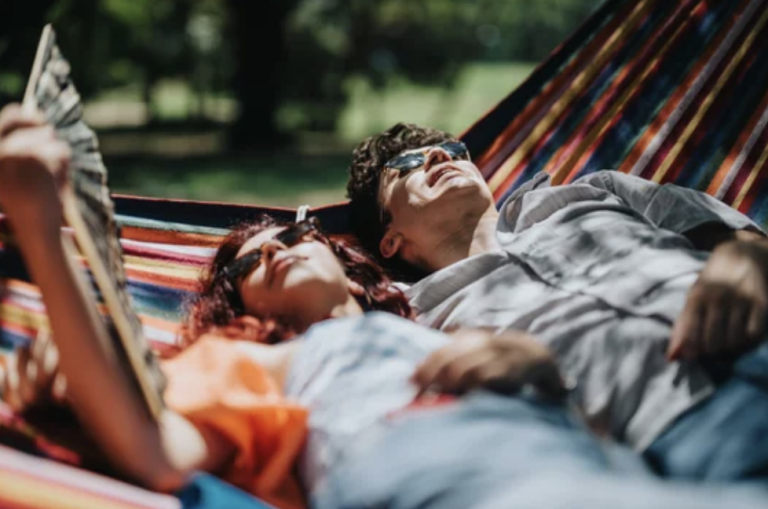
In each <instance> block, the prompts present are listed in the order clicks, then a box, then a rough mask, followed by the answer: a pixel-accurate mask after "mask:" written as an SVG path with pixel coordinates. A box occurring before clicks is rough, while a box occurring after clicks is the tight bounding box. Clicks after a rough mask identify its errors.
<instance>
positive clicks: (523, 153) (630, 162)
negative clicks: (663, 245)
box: [464, 0, 768, 225]
mask: <svg viewBox="0 0 768 509" xmlns="http://www.w3.org/2000/svg"><path fill="white" fill-rule="evenodd" d="M767 58H768V2H767V1H766V0H679V1H675V2H668V1H666V0H639V1H637V0H613V1H609V2H607V3H606V4H604V5H603V6H602V8H601V9H600V10H599V11H597V12H596V13H595V15H594V16H593V17H592V18H591V19H590V20H589V21H588V22H587V23H586V24H585V25H584V26H583V27H582V28H581V29H580V30H579V31H578V32H577V33H575V34H574V35H573V36H572V37H571V38H570V39H569V40H567V41H566V42H565V43H563V44H562V45H561V46H560V47H558V48H557V49H556V50H555V52H554V53H553V54H552V56H551V57H550V58H549V59H548V60H547V61H545V62H544V63H543V64H542V65H541V66H540V67H539V68H538V69H537V70H536V71H535V72H534V73H533V74H532V75H531V76H530V78H529V79H528V80H527V81H526V82H525V83H524V84H523V85H522V86H521V87H519V88H518V89H517V90H516V91H514V92H513V93H512V94H510V95H509V96H508V97H507V98H506V99H504V101H502V103H501V104H499V105H498V106H497V107H496V108H495V109H494V110H493V111H492V112H490V113H489V114H488V115H486V116H485V117H484V118H483V119H481V120H480V121H478V122H477V124H475V125H474V126H473V127H472V128H471V129H470V130H469V131H468V132H467V133H466V134H465V136H464V138H465V141H466V142H467V144H468V145H469V146H470V148H471V150H472V152H473V153H474V154H475V158H476V161H477V162H478V165H479V166H480V167H481V168H482V170H483V172H484V175H485V177H486V179H487V180H488V182H489V184H490V186H491V188H492V189H493V191H494V193H495V197H496V198H497V200H498V201H499V202H501V201H503V200H504V199H505V198H506V197H507V196H509V194H510V193H511V192H512V191H514V189H516V188H517V187H519V186H520V185H521V184H522V183H523V182H525V181H527V180H528V179H529V178H530V177H531V176H533V175H534V174H535V173H537V172H539V171H542V170H543V171H546V172H548V173H549V174H550V175H552V179H553V182H554V183H556V184H562V183H568V182H571V181H573V180H574V179H576V178H578V177H580V176H582V175H585V174H587V173H590V172H593V171H597V170H601V169H616V170H618V171H622V172H625V173H631V174H633V175H639V176H641V177H643V178H646V179H650V180H653V181H656V182H663V183H666V182H673V183H676V184H679V185H682V186H686V187H690V188H695V189H699V190H701V191H705V192H707V193H710V194H712V195H714V196H716V197H718V198H720V199H722V200H723V201H725V202H726V203H728V204H730V205H732V206H734V207H735V208H737V209H738V210H740V211H741V212H743V213H745V214H747V215H749V216H750V217H752V218H753V219H755V220H756V221H757V222H758V223H761V224H763V225H768V200H766V197H767V196H768V182H766V179H765V176H766V174H767V170H766V165H768V129H766V124H768V66H766V65H765V62H766V59H767Z"/></svg>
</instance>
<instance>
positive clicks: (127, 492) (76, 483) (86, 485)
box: [0, 446, 181, 509]
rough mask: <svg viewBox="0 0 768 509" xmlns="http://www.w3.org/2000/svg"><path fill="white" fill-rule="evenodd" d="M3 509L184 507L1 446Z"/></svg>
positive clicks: (0, 500) (0, 504) (172, 500)
mask: <svg viewBox="0 0 768 509" xmlns="http://www.w3.org/2000/svg"><path fill="white" fill-rule="evenodd" d="M0 508H2V509H51V508H58V509H180V508H181V503H180V502H179V500H178V499H177V498H175V497H172V496H170V495H160V494H157V493H153V492H151V491H147V490H142V489H139V488H136V487H135V486H131V485H129V484H125V483H123V482H119V481H115V480H113V479H110V478H107V477H104V476H100V475H97V474H92V473H90V472H85V471H83V470H80V469H76V468H73V467H70V466H67V465H61V464H58V463H54V462H52V461H48V460H44V459H41V458H35V457H34V456H30V455H27V454H23V453H20V452H17V451H14V450H13V449H10V448H8V447H4V446H0Z"/></svg>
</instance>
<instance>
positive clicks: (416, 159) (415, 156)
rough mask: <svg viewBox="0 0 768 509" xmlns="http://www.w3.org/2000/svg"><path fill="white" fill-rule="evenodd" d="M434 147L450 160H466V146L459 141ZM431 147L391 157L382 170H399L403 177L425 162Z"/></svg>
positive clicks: (447, 142) (467, 155)
mask: <svg viewBox="0 0 768 509" xmlns="http://www.w3.org/2000/svg"><path fill="white" fill-rule="evenodd" d="M436 147H438V148H441V149H443V150H444V151H445V152H446V153H447V154H448V155H449V156H450V157H451V159H452V160H456V159H467V158H468V157H469V152H468V150H467V146H466V145H464V144H463V143H462V142H460V141H446V142H445V143H441V144H440V145H436ZM432 148H433V147H426V148H424V149H423V150H421V151H419V152H409V153H407V154H401V155H399V156H396V157H393V158H392V159H390V160H389V161H387V163H386V164H385V165H384V168H389V169H392V170H399V171H400V176H401V177H404V176H406V175H408V174H409V173H410V172H412V171H413V170H416V169H418V168H421V167H422V166H424V163H426V162H427V154H428V153H429V151H430V150H431V149H432Z"/></svg>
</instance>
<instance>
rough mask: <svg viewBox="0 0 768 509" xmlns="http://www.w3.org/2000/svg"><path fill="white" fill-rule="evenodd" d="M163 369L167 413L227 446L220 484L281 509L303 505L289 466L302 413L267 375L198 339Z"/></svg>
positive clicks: (244, 357)
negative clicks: (230, 456)
mask: <svg viewBox="0 0 768 509" xmlns="http://www.w3.org/2000/svg"><path fill="white" fill-rule="evenodd" d="M162 367H163V372H164V373H165V375H166V377H167V379H168V386H167V388H166V391H165V402H166V404H167V405H168V407H169V408H170V409H171V410H174V411H175V412H177V413H179V414H181V415H183V416H184V417H185V418H186V419H188V420H189V421H190V422H191V423H192V424H194V425H196V426H200V427H205V428H207V429H212V430H214V431H216V432H217V433H218V434H219V435H220V436H222V437H224V438H225V439H226V440H227V441H229V442H230V443H231V444H232V445H233V446H234V448H235V450H236V455H235V458H234V461H233V462H232V464H231V465H230V466H229V467H228V468H227V470H226V471H225V472H223V473H222V478H224V480H226V481H229V482H231V483H232V484H234V485H235V486H238V487H241V488H243V489H245V490H247V491H249V492H251V493H253V494H255V495H257V496H259V497H262V498H264V499H265V500H267V501H269V502H270V503H273V504H274V505H276V506H278V507H280V508H291V509H293V508H300V507H303V502H302V497H301V493H300V491H299V489H298V484H297V483H296V479H295V478H294V477H293V475H292V467H293V464H294V462H295V460H296V459H297V458H298V456H299V454H300V452H301V448H302V446H303V444H304V439H305V436H306V430H307V415H308V412H307V410H306V409H305V408H303V407H301V406H299V405H297V404H294V403H292V402H290V401H288V400H287V399H286V398H285V397H284V396H283V395H282V393H281V390H280V387H279V386H278V384H277V382H276V381H275V380H274V379H273V378H272V377H271V376H270V374H269V373H268V372H267V370H265V369H264V368H263V367H262V366H261V365H259V364H258V363H257V362H256V361H255V360H254V359H253V357H252V356H249V355H248V354H247V353H245V352H244V351H243V350H242V349H239V348H237V345H236V343H234V342H232V341H228V340H220V339H202V340H200V341H198V342H197V343H195V344H193V345H192V346H191V347H189V348H188V349H186V350H185V351H184V352H182V353H181V354H179V355H178V356H177V357H175V358H173V359H171V360H169V361H165V362H163V366H162Z"/></svg>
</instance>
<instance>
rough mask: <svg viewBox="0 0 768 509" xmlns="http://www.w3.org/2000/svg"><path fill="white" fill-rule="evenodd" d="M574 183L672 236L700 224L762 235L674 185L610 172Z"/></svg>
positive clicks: (719, 205) (741, 218) (720, 206)
mask: <svg viewBox="0 0 768 509" xmlns="http://www.w3.org/2000/svg"><path fill="white" fill-rule="evenodd" d="M573 184H582V185H589V186H593V187H596V188H600V189H604V190H606V191H608V192H610V193H612V194H614V195H616V196H617V197H619V198H620V199H621V200H622V201H623V202H624V203H625V204H626V205H627V206H629V207H630V208H632V209H633V210H634V211H636V212H638V213H640V214H642V215H643V216H644V217H645V218H646V219H648V220H649V221H651V222H652V223H653V224H655V225H656V226H658V227H659V228H664V229H665V230H670V231H673V232H675V233H680V234H685V233H687V232H689V231H691V230H693V229H694V228H696V227H698V226H701V225H703V224H707V223H720V224H722V225H725V226H726V227H728V228H730V229H731V230H750V231H753V232H756V233H761V234H765V232H764V231H763V230H762V229H761V228H760V227H759V226H758V225H757V224H755V223H754V222H753V221H752V220H751V219H750V218H748V217H747V216H745V215H744V214H742V213H741V212H739V211H737V210H735V209H733V208H732V207H730V206H728V205H726V204H725V203H723V202H722V201H720V200H718V199H717V198H714V197H712V196H710V195H708V194H706V193H702V192H700V191H696V190H693V189H687V188H685V187H680V186H676V185H674V184H663V185H661V184H656V183H655V182H651V181H649V180H645V179H642V178H640V177H635V176H632V175H627V174H624V173H621V172H617V171H611V170H606V171H599V172H595V173H591V174H589V175H587V176H585V177H582V178H580V179H578V180H575V181H574V182H573Z"/></svg>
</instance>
